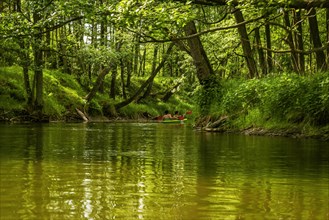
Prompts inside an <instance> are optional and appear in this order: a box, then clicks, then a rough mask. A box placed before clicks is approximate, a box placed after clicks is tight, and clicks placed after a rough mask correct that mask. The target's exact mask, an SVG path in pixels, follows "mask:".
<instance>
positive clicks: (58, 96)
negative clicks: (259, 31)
mask: <svg viewBox="0 0 329 220" xmlns="http://www.w3.org/2000/svg"><path fill="white" fill-rule="evenodd" d="M0 73H1V74H0V85H1V90H0V110H1V113H0V119H1V120H2V121H12V122H17V121H26V120H28V121H33V120H34V118H33V115H29V114H28V110H27V106H26V104H25V103H26V102H25V100H26V97H25V95H24V88H23V86H22V85H23V79H22V77H21V68H20V67H8V68H0ZM141 80H142V78H141V79H136V80H134V83H133V84H134V85H133V86H132V91H131V92H133V91H134V90H135V88H138V87H139V84H140V83H141V82H142V81H141ZM162 80H168V79H164V78H161V77H160V78H159V79H157V80H156V81H155V85H154V89H153V90H154V91H153V93H152V95H151V96H150V98H148V99H146V100H144V101H143V102H139V103H132V104H130V105H128V106H126V107H124V108H122V109H121V110H120V111H118V112H117V113H116V114H115V115H112V114H111V112H110V111H108V108H109V105H110V98H109V97H108V94H107V93H105V92H104V93H98V95H97V96H96V98H95V99H94V100H93V101H92V102H91V103H90V104H88V105H87V104H86V102H85V96H86V94H87V92H88V91H86V90H85V89H84V88H83V87H82V86H81V85H80V84H79V83H78V81H77V80H76V79H74V77H72V76H71V75H68V74H63V73H61V72H59V71H50V70H47V71H46V72H45V90H44V96H45V99H44V101H45V103H44V106H45V108H44V115H45V116H46V118H47V120H50V121H58V120H62V121H81V120H82V119H81V117H80V116H79V115H78V114H77V112H76V109H80V110H81V111H83V112H85V114H86V115H88V117H89V118H90V119H91V120H94V121H95V120H101V121H107V120H111V119H112V120H113V119H114V120H118V119H121V120H127V119H133V120H145V119H151V118H152V117H154V116H157V115H161V114H162V113H163V112H164V110H165V109H175V110H179V111H180V112H184V111H186V110H188V109H193V114H192V116H189V117H190V119H191V121H192V122H193V124H194V126H195V127H197V128H202V129H204V130H206V131H215V132H243V133H246V134H256V135H283V136H296V137H298V136H299V137H313V138H321V139H323V140H328V138H329V126H328V123H329V75H328V73H319V74H316V75H314V76H298V75H296V74H294V73H283V74H280V75H273V76H267V77H265V78H261V79H252V80H247V81H246V80H244V79H229V80H218V81H216V80H214V82H213V89H212V90H207V91H205V90H204V89H203V88H202V87H201V86H199V85H197V84H195V85H194V86H192V87H191V86H187V85H185V86H182V90H179V91H177V92H176V93H174V94H173V96H172V97H171V98H170V99H169V100H168V101H167V102H164V101H163V100H161V98H162V97H163V96H164V95H165V91H161V89H160V88H161V83H163V81H162ZM106 83H109V82H108V80H105V84H106ZM186 83H187V82H185V84H186ZM116 89H117V90H118V91H117V92H118V93H120V92H121V91H119V90H120V88H119V87H117V88H116ZM191 97H192V98H191ZM112 101H113V100H112ZM117 102H119V100H117Z"/></svg>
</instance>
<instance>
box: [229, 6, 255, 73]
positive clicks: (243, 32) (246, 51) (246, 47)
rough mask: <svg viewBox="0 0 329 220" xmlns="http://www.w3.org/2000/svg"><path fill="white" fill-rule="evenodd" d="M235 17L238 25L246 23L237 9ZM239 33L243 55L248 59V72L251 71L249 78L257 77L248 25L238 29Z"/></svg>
mask: <svg viewBox="0 0 329 220" xmlns="http://www.w3.org/2000/svg"><path fill="white" fill-rule="evenodd" d="M234 17H235V20H236V23H238V24H240V23H242V22H244V21H245V20H244V18H243V15H242V12H241V10H240V9H235V11H234ZM238 32H239V35H240V38H241V44H242V49H243V55H244V58H245V59H246V62H247V66H248V70H249V78H254V77H257V76H258V71H257V67H256V62H255V60H254V57H253V53H252V50H251V46H250V41H249V37H248V33H247V29H246V25H240V26H239V27H238Z"/></svg>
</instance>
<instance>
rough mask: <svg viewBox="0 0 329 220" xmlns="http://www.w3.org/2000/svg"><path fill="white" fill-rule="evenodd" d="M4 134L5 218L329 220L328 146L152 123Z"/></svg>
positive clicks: (30, 128)
mask: <svg viewBox="0 0 329 220" xmlns="http://www.w3.org/2000/svg"><path fill="white" fill-rule="evenodd" d="M0 131H1V133H0V134H1V135H0V140H1V144H0V161H1V173H0V177H1V178H0V183H1V189H0V190H1V191H0V192H1V197H0V219H118V218H119V219H155V218H156V219H326V218H327V217H328V212H329V211H328V181H329V177H328V158H329V153H328V148H327V147H325V146H324V143H323V142H317V141H312V140H293V139H286V138H268V137H246V136H238V135H219V134H209V133H198V132H195V131H193V130H192V129H191V128H190V127H188V126H181V125H163V124H145V123H129V124H125V123H114V124H106V123H104V124H92V123H86V124H60V123H59V124H40V125H0Z"/></svg>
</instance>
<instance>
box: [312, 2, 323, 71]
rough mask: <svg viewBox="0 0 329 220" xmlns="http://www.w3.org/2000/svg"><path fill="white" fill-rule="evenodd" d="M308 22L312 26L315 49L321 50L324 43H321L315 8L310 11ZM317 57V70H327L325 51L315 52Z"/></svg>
mask: <svg viewBox="0 0 329 220" xmlns="http://www.w3.org/2000/svg"><path fill="white" fill-rule="evenodd" d="M308 22H309V25H310V34H311V39H312V42H313V46H314V48H315V49H317V48H321V47H322V43H321V39H320V34H319V27H318V21H317V18H316V11H315V8H311V9H310V12H309V17H308ZM315 57H316V64H317V70H318V71H325V70H327V64H326V55H325V53H324V51H323V50H317V51H316V52H315Z"/></svg>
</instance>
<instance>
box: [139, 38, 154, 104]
mask: <svg viewBox="0 0 329 220" xmlns="http://www.w3.org/2000/svg"><path fill="white" fill-rule="evenodd" d="M158 50H159V45H155V46H154V52H153V62H152V73H153V72H154V71H155V68H156V63H157V62H156V61H157V56H158ZM152 87H153V80H152V81H151V82H150V83H149V84H148V86H147V88H146V90H145V92H144V94H143V96H142V97H140V98H139V99H138V101H137V102H140V101H141V100H142V99H145V98H146V97H148V96H149V95H150V93H151V90H152Z"/></svg>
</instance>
